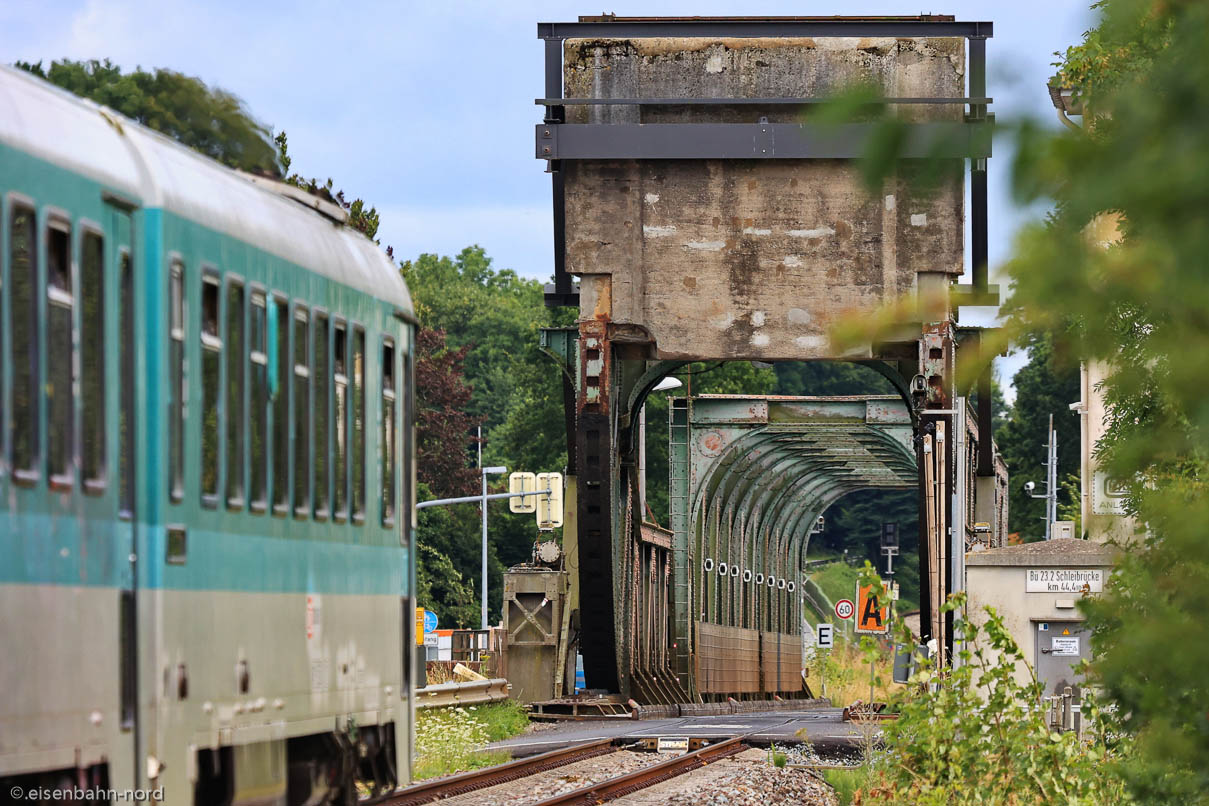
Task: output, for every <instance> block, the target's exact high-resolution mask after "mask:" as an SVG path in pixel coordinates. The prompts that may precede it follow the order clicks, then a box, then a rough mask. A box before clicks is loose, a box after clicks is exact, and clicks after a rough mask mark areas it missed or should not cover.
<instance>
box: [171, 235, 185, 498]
mask: <svg viewBox="0 0 1209 806" xmlns="http://www.w3.org/2000/svg"><path fill="white" fill-rule="evenodd" d="M168 383H169V390H168V394H169V395H170V397H171V401H172V402H171V404H170V405H171V409H170V414H169V417H168V432H169V433H168V499H169V500H170V501H173V502H179V501H181V500H182V499H183V498H184V497H185V411H186V409H185V264H184V263H183V262H181V260H180V258H175V259H174V260H173V261H172V265H171V267H170V268H169V273H168Z"/></svg>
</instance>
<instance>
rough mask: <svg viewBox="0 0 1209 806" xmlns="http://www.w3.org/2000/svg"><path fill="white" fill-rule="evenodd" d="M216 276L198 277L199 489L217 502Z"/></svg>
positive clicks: (218, 356)
mask: <svg viewBox="0 0 1209 806" xmlns="http://www.w3.org/2000/svg"><path fill="white" fill-rule="evenodd" d="M218 298H219V285H218V277H217V276H216V275H214V274H212V273H210V272H206V274H205V276H204V277H202V299H201V303H202V309H201V354H202V412H201V415H202V416H201V432H202V440H201V449H202V468H201V471H202V473H201V492H202V504H204V505H205V506H208V507H213V506H217V505H218V450H219V448H218V396H219V392H220V390H219V385H218V384H219V375H220V374H221V367H222V337H221V336H220V335H219V329H218Z"/></svg>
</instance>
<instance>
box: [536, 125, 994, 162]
mask: <svg viewBox="0 0 1209 806" xmlns="http://www.w3.org/2000/svg"><path fill="white" fill-rule="evenodd" d="M880 125H882V124H878V123H844V124H836V125H830V124H828V125H822V124H810V123H602V124H593V123H568V124H551V123H542V124H538V125H537V127H536V135H537V143H536V153H535V154H534V156H535V157H537V158H538V159H545V160H591V159H604V160H607V159H618V160H627V159H656V160H658V159H774V158H776V159H857V158H859V157H861V156H863V155H864V154H865V151H866V147H867V145H868V142H869V139H870V137H872V136H873V134H874V132H875V131H876V130H877V127H878V126H880ZM990 151H991V138H990V136H989V130H987V129H984V128H983V124H975V123H956V122H935V123H914V124H907V125H906V137H905V139H904V142H903V147H902V150H901V151H900V153H899V156H900V157H905V158H920V157H932V158H937V157H974V158H985V157H988V156H990Z"/></svg>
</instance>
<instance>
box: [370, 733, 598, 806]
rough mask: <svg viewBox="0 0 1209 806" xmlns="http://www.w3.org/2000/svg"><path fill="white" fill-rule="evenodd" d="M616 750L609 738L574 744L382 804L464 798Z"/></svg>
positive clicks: (431, 784)
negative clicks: (456, 796)
mask: <svg viewBox="0 0 1209 806" xmlns="http://www.w3.org/2000/svg"><path fill="white" fill-rule="evenodd" d="M616 749H617V748H615V747H614V746H613V740H612V739H601V740H599V741H594V742H584V743H583V744H574V745H571V746H570V747H564V748H561V749H559V750H551V751H550V752H548V753H542V754H541V755H539V756H530V757H529V758H522V759H517V760H516V761H509V762H507V763H506V764H499V765H496V766H494V767H484V768H482V769H479V770H471V771H470V772H464V773H461V774H459V775H453V776H450V777H448V778H439V779H437V780H435V781H426V782H424V783H420V784H413V785H412V786H409V787H407V788H406V789H404V790H402V791H400V792H397V793H396V794H395V795H393V796H392V797H390V798H388V799H387V800H385V801H383V802H384V803H385V804H387V806H413V804H420V803H432V802H433V801H437V800H442V799H444V798H451V797H453V796H455V795H464V794H466V793H467V792H474V791H476V790H479V789H486V788H487V787H490V786H496V785H498V784H506V783H508V782H509V781H515V780H517V779H518V778H525V777H527V776H529V775H536V774H537V773H539V772H545V771H546V770H552V769H554V768H555V767H562V766H564V765H566V764H574V763H575V762H577V761H584V760H585V759H589V758H595V757H596V756H603V755H605V754H607V753H612V752H614V751H615V750H616Z"/></svg>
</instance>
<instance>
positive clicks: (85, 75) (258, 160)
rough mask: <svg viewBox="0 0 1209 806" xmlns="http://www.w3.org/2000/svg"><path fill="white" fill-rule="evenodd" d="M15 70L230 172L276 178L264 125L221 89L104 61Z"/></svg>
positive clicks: (274, 158)
mask: <svg viewBox="0 0 1209 806" xmlns="http://www.w3.org/2000/svg"><path fill="white" fill-rule="evenodd" d="M16 66H17V67H19V68H21V69H23V70H27V71H29V72H31V73H33V74H34V75H36V76H39V77H41V78H44V79H46V80H47V81H49V82H50V83H52V84H54V85H56V86H58V87H62V88H63V89H65V90H67V91H68V92H72V93H75V94H76V95H79V96H80V97H82V98H88V99H89V100H92V101H96V102H97V103H99V104H103V105H104V106H108V107H109V108H110V109H112V110H114V111H115V112H119V113H121V114H123V115H125V116H126V117H128V118H131V119H132V120H136V121H138V122H139V123H141V124H143V125H144V126H147V127H148V128H151V129H155V130H156V131H158V132H161V133H163V134H166V135H168V136H169V137H171V138H172V139H173V140H176V141H177V142H180V143H182V144H184V145H187V146H189V147H190V148H192V149H194V150H196V151H200V152H201V153H202V154H205V155H206V156H207V157H210V158H211V159H214V160H217V161H218V162H221V163H222V164H223V165H226V166H228V167H231V168H238V169H239V170H241V171H248V172H249V173H255V174H260V175H262V176H271V177H280V176H281V166H280V165H279V164H278V162H277V148H276V147H275V146H274V144H273V135H272V133H271V130H270V129H269V127H268V126H266V125H265V124H263V123H260V122H259V121H257V120H256V119H255V118H254V117H253V116H252V113H251V112H249V111H248V109H247V107H246V106H245V105H244V102H243V101H241V100H240V99H239V97H238V96H236V95H234V94H233V93H230V92H227V91H226V90H224V89H219V88H210V87H207V86H206V85H205V83H204V82H203V81H202V80H201V79H199V78H194V77H192V76H187V75H184V74H183V73H178V72H176V71H174V70H162V69H161V70H155V71H153V72H147V71H145V70H142V69H136V70H134V71H133V72H130V73H123V72H122V69H121V68H120V67H118V66H117V65H115V64H113V63H112V62H110V61H109V60H108V59H104V60H98V59H90V60H88V61H72V60H70V59H64V60H62V61H53V62H51V64H50V68H49V69H45V68H43V67H42V62H37V63H36V64H31V63H29V62H17V63H16Z"/></svg>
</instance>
